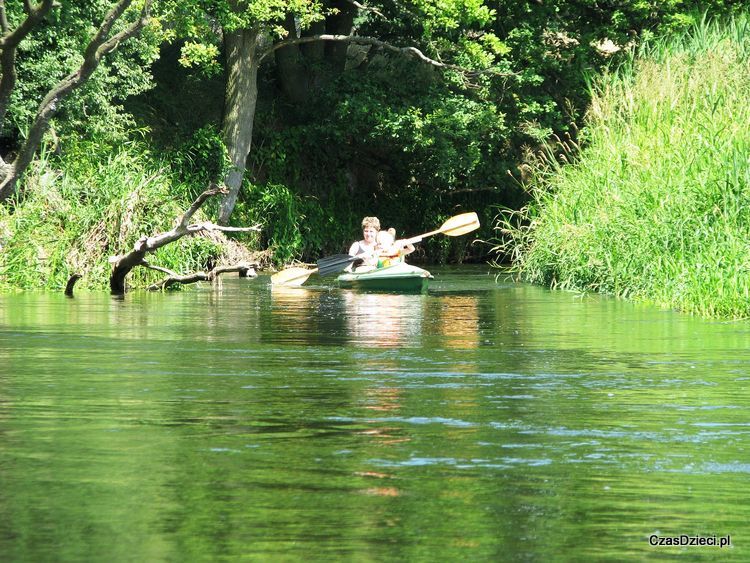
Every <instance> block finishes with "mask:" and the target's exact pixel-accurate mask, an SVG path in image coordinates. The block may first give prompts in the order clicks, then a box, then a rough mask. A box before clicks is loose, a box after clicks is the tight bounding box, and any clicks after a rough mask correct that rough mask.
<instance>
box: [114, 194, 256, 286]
mask: <svg viewBox="0 0 750 563" xmlns="http://www.w3.org/2000/svg"><path fill="white" fill-rule="evenodd" d="M225 192H226V189H225V188H224V187H218V186H216V185H215V184H212V185H211V186H210V187H209V188H208V189H207V190H205V191H204V192H203V193H201V194H200V195H199V196H198V197H197V198H196V199H195V201H194V202H193V203H192V204H191V205H190V207H189V208H188V210H187V211H186V212H185V213H183V214H182V215H181V216H180V217H179V218H178V220H177V221H176V225H175V226H174V228H173V229H171V230H169V231H166V232H163V233H159V234H156V235H153V236H150V237H149V236H144V237H141V238H140V239H138V241H136V243H135V245H133V250H131V251H130V252H128V253H126V254H123V255H120V256H113V257H111V258H110V262H111V263H112V264H113V268H112V274H111V275H110V278H109V287H110V290H111V292H112V293H113V294H115V295H123V294H124V293H125V277H126V276H127V275H128V273H130V271H131V270H132V269H133V268H135V267H136V266H144V267H146V268H150V269H152V270H158V271H160V272H164V273H166V274H168V275H169V276H170V277H178V276H179V274H177V273H175V272H172V271H171V270H167V269H166V268H161V267H159V266H153V265H151V264H149V263H148V262H147V261H146V254H148V253H149V252H154V251H156V250H158V249H159V248H161V247H162V246H166V245H167V244H169V243H171V242H174V241H176V240H178V239H180V238H182V237H184V236H186V235H193V234H195V233H199V232H201V231H235V232H238V231H242V232H245V231H258V230H260V226H259V225H255V226H253V227H223V226H219V225H215V224H214V223H211V222H210V221H204V222H200V223H194V224H189V221H190V219H192V217H193V215H195V213H196V211H198V209H200V207H201V206H202V205H203V204H204V203H205V202H206V200H207V199H208V198H210V197H212V196H215V195H219V194H224V193H225Z"/></svg>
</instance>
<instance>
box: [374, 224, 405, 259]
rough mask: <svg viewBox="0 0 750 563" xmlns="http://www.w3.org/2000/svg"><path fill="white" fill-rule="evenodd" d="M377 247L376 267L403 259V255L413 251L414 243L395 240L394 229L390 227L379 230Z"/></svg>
mask: <svg viewBox="0 0 750 563" xmlns="http://www.w3.org/2000/svg"><path fill="white" fill-rule="evenodd" d="M376 242H377V249H378V262H377V267H378V268H387V267H388V266H392V265H394V264H398V263H399V262H403V261H404V256H406V255H407V254H411V253H412V252H414V245H413V244H411V243H410V242H409V243H407V242H405V241H403V240H396V229H394V228H393V227H391V228H390V229H387V230H385V231H380V232H379V233H378V234H377V237H376Z"/></svg>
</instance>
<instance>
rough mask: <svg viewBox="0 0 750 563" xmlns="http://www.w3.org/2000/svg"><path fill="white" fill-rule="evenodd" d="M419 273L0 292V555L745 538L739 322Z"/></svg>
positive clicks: (507, 554) (567, 555)
mask: <svg viewBox="0 0 750 563" xmlns="http://www.w3.org/2000/svg"><path fill="white" fill-rule="evenodd" d="M434 273H435V274H436V279H435V280H434V282H433V283H432V285H431V288H430V292H429V293H428V294H427V295H389V294H363V293H355V292H351V291H343V290H335V289H330V288H327V287H325V286H322V285H321V286H317V287H315V286H313V287H311V288H309V289H304V288H299V289H297V288H290V289H287V290H285V291H278V290H271V288H270V287H269V285H268V278H265V277H260V278H258V279H256V280H240V279H235V278H225V280H224V282H223V284H222V286H221V287H220V288H212V287H211V286H209V285H204V286H202V287H193V288H190V289H188V290H186V291H183V292H176V293H167V294H145V293H135V292H134V293H131V294H128V295H127V296H126V297H125V299H124V300H117V299H113V298H111V297H110V296H108V295H106V294H92V293H83V292H81V293H79V294H78V295H77V296H76V297H75V298H74V299H68V298H65V297H64V296H62V295H56V294H54V295H53V294H19V295H6V296H0V554H2V555H0V559H1V560H3V561H207V560H224V561H226V560H259V561H267V560H273V561H297V560H315V561H330V560H346V561H457V560H467V561H469V560H471V561H507V560H524V561H549V560H571V561H575V560H584V559H588V560H591V559H595V560H645V559H649V560H654V559H664V560H670V559H676V558H679V559H684V558H686V557H687V558H689V559H695V560H701V559H705V560H711V559H722V560H727V559H730V560H738V561H739V560H743V559H744V560H747V559H748V558H750V534H749V533H747V532H746V531H745V528H746V522H748V521H749V520H750V492H748V487H747V485H748V482H749V481H750V479H749V477H750V458H749V457H748V448H750V417H749V416H748V412H749V410H750V409H749V408H748V404H749V403H750V390H749V389H750V385H749V379H750V322H735V323H724V322H718V321H706V320H702V319H698V318H693V317H689V316H686V315H680V314H676V313H673V312H669V311H662V310H658V309H655V308H653V307H650V306H646V305H635V304H632V303H628V302H623V301H617V300H614V299H609V298H602V297H595V296H588V297H584V296H580V295H575V294H571V293H562V292H558V293H552V292H548V291H546V290H543V289H540V288H536V287H530V286H527V285H521V284H514V283H511V282H507V281H500V282H499V283H496V282H495V280H494V277H493V274H489V275H488V273H487V271H486V269H484V268H473V269H472V268H462V269H452V270H451V269H445V270H436V271H435V272H434ZM680 534H687V535H690V536H694V535H699V536H702V537H707V538H711V537H713V536H717V537H721V536H726V535H731V542H732V547H731V548H725V549H722V550H720V549H719V548H718V547H691V546H685V547H658V546H657V547H654V546H651V545H650V543H649V537H651V536H662V537H664V536H674V535H680ZM717 541H718V539H717Z"/></svg>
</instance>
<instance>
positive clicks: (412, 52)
mask: <svg viewBox="0 0 750 563" xmlns="http://www.w3.org/2000/svg"><path fill="white" fill-rule="evenodd" d="M314 41H344V42H348V43H358V44H360V45H373V46H375V47H380V48H381V49H384V50H386V51H391V52H393V53H398V54H399V55H405V56H409V57H415V58H417V59H419V60H420V61H422V62H423V63H426V64H429V65H432V66H434V67H437V68H442V69H450V70H456V71H458V72H461V73H463V74H468V75H472V76H475V75H479V74H494V75H497V76H513V75H514V74H515V73H513V72H500V71H498V70H495V69H492V68H488V69H483V70H475V69H469V68H464V67H461V66H458V65H452V64H448V63H444V62H441V61H438V60H435V59H432V58H430V57H428V56H427V55H425V54H424V53H423V52H422V51H420V50H419V49H417V48H416V47H397V46H395V45H391V44H390V43H388V42H386V41H381V40H380V39H375V38H374V37H363V36H359V35H330V34H322V35H309V36H305V37H294V38H292V39H285V40H284V41H279V42H278V43H274V44H273V45H272V46H271V47H269V48H268V50H267V51H266V52H264V53H263V54H262V55H261V56H260V60H263V59H264V58H265V57H266V56H268V55H269V54H271V53H272V52H273V51H275V50H277V49H281V48H282V47H288V46H289V45H300V44H302V43H312V42H314Z"/></svg>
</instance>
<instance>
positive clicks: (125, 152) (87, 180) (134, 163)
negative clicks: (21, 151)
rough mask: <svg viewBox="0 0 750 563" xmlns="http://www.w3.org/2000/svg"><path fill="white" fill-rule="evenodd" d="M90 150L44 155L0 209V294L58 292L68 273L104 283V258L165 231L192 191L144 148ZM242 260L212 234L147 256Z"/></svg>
mask: <svg viewBox="0 0 750 563" xmlns="http://www.w3.org/2000/svg"><path fill="white" fill-rule="evenodd" d="M97 150H98V149H97V147H96V145H94V144H83V145H81V146H79V147H75V148H73V149H71V150H69V151H68V152H67V153H66V156H65V157H64V160H60V159H58V158H55V157H51V156H49V155H47V154H44V153H43V154H42V155H41V158H40V159H39V160H38V161H36V162H35V163H34V164H33V166H32V168H31V169H30V170H29V171H28V173H27V174H26V176H25V177H24V180H23V184H22V187H21V190H20V192H21V194H22V197H21V199H20V200H19V202H17V204H16V205H15V206H14V208H13V209H10V208H9V207H8V206H0V291H8V290H16V289H49V290H59V289H62V288H64V287H65V284H66V282H67V280H68V278H69V276H70V275H71V274H73V273H78V274H81V275H82V276H83V278H82V279H81V281H80V282H79V283H78V285H77V288H81V289H82V288H86V287H88V288H95V289H105V288H108V284H109V274H110V270H111V265H110V264H109V262H108V258H109V257H110V256H112V255H116V254H121V253H124V252H127V251H129V250H132V248H133V244H134V243H135V242H136V240H138V239H139V238H140V237H141V236H143V235H152V234H156V233H158V232H162V231H166V230H169V229H170V228H172V227H173V226H174V221H175V219H176V218H177V217H179V216H180V215H181V214H182V213H183V212H184V211H185V210H186V209H187V208H188V207H189V205H190V202H191V201H192V199H193V198H194V197H195V195H197V194H196V193H192V192H191V189H190V188H188V187H187V185H185V184H184V183H181V181H180V180H179V179H178V178H177V176H176V174H174V173H173V172H172V171H171V170H170V168H169V166H168V165H167V164H166V162H163V161H160V160H159V158H158V157H155V156H154V155H152V154H150V153H149V152H148V151H147V150H144V148H143V147H132V146H131V147H124V148H121V149H120V150H118V151H114V152H110V151H109V150H108V151H106V152H103V154H97ZM204 187H205V186H204ZM198 191H200V190H198ZM201 213H202V211H199V213H198V214H197V215H196V220H199V219H200V218H201ZM205 218H206V217H205V216H203V219H205ZM252 236H256V238H257V235H249V237H250V238H247V241H246V242H249V243H250V244H251V245H252V243H253V240H252ZM256 242H257V241H256ZM248 257H249V256H248V255H247V253H246V251H245V250H244V249H243V248H240V247H238V246H237V245H234V244H231V243H230V244H227V243H226V240H225V239H224V238H223V236H221V235H217V236H213V235H212V236H210V237H204V236H194V237H184V238H182V239H180V240H179V241H177V242H175V243H172V244H170V245H168V246H166V247H163V248H161V249H159V250H158V251H157V252H156V253H154V255H153V256H152V257H151V258H150V259H149V260H150V262H151V263H152V264H154V265H158V266H162V267H165V268H169V269H171V270H173V271H177V272H184V273H187V272H190V271H195V270H204V269H206V268H207V267H210V266H211V265H212V264H217V263H231V262H233V261H236V260H239V259H241V258H248ZM163 277H165V276H164V274H163V273H159V272H155V271H152V270H147V269H145V268H136V269H135V270H133V272H132V273H131V274H130V275H129V277H128V283H129V285H131V286H133V287H143V286H145V285H146V284H149V283H152V282H155V281H157V280H159V279H162V278H163Z"/></svg>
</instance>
